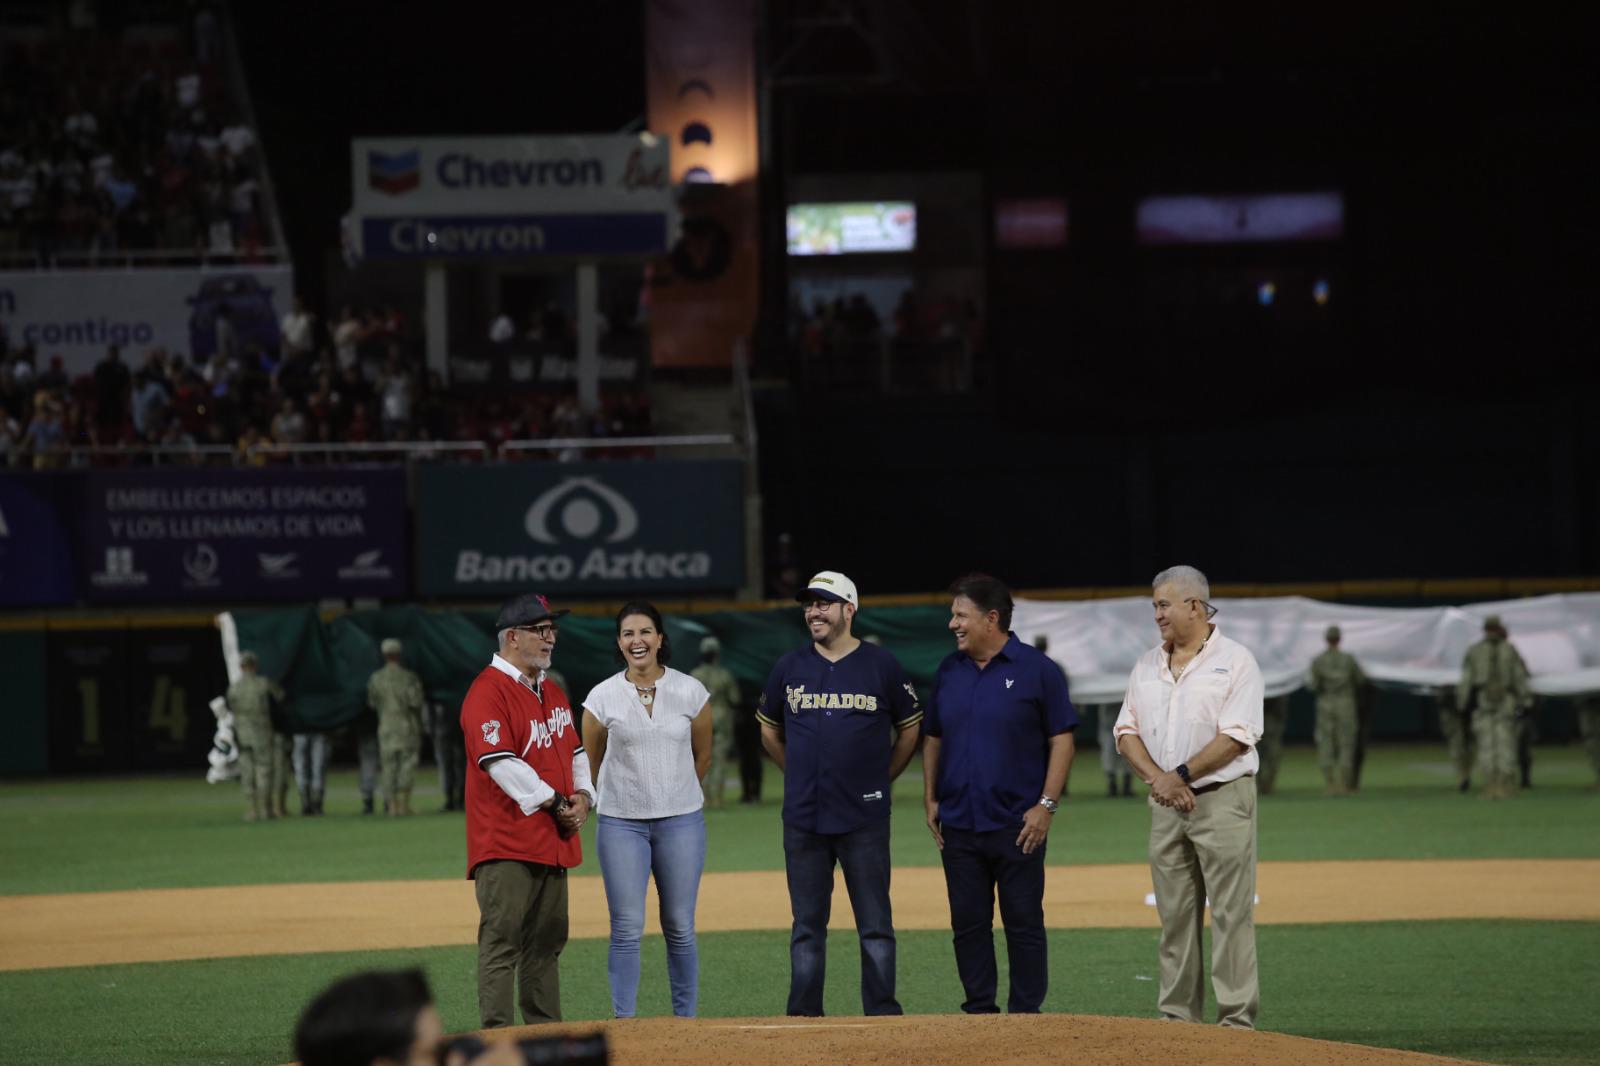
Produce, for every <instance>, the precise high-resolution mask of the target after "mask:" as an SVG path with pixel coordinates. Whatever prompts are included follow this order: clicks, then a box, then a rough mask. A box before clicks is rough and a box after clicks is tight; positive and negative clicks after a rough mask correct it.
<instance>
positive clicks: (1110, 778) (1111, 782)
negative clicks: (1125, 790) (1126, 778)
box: [1106, 774, 1117, 797]
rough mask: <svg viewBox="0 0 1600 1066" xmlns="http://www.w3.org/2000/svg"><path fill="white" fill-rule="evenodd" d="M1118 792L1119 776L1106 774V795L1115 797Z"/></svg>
mask: <svg viewBox="0 0 1600 1066" xmlns="http://www.w3.org/2000/svg"><path fill="white" fill-rule="evenodd" d="M1116 794H1117V778H1116V776H1115V775H1114V774H1107V775H1106V795H1108V796H1111V797H1115V796H1116Z"/></svg>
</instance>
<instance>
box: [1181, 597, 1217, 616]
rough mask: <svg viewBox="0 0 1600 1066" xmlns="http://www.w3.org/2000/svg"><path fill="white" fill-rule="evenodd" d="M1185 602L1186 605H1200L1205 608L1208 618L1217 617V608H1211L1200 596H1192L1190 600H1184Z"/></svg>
mask: <svg viewBox="0 0 1600 1066" xmlns="http://www.w3.org/2000/svg"><path fill="white" fill-rule="evenodd" d="M1183 602H1184V603H1198V604H1199V605H1200V606H1201V607H1204V608H1205V609H1206V617H1207V618H1215V617H1216V616H1217V609H1216V608H1215V607H1213V606H1211V605H1210V604H1209V603H1207V602H1206V601H1205V600H1202V599H1201V598H1200V597H1199V596H1190V597H1189V598H1188V599H1186V600H1184V601H1183Z"/></svg>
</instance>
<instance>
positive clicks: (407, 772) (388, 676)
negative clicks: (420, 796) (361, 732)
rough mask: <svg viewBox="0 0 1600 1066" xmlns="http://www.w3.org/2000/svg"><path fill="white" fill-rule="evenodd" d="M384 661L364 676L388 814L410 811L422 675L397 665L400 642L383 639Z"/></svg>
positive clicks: (418, 741) (419, 736) (419, 737)
mask: <svg viewBox="0 0 1600 1066" xmlns="http://www.w3.org/2000/svg"><path fill="white" fill-rule="evenodd" d="M382 648H383V658H384V664H383V665H382V666H381V667H379V668H378V669H377V670H375V671H373V674H372V676H371V677H370V678H368V679H367V703H368V704H369V705H371V707H372V709H373V710H374V711H375V712H377V715H378V758H379V761H380V762H381V763H382V765H383V797H384V801H385V802H384V805H385V806H386V807H387V808H388V810H389V813H390V814H413V813H415V812H414V811H413V810H412V809H411V788H412V786H413V785H414V784H415V783H416V776H417V757H418V755H419V753H420V752H421V749H422V707H423V694H422V679H421V678H419V677H417V675H416V674H414V673H412V672H411V671H410V670H407V669H406V668H405V667H403V666H401V665H400V642H399V641H398V640H395V639H394V638H393V637H389V638H388V639H386V640H385V641H384V642H383V645H382Z"/></svg>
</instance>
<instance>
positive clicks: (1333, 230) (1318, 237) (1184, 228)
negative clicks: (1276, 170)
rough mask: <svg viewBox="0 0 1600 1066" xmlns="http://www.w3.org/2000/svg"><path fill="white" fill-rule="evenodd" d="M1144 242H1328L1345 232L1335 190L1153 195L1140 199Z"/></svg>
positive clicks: (1341, 200)
mask: <svg viewBox="0 0 1600 1066" xmlns="http://www.w3.org/2000/svg"><path fill="white" fill-rule="evenodd" d="M1138 227H1139V243H1140V244H1234V243H1243V242H1251V241H1328V240H1334V239H1337V238H1338V237H1341V236H1343V235H1344V197H1343V196H1342V195H1340V194H1339V193H1336V192H1308V193H1274V194H1267V195H1259V196H1151V197H1148V198H1147V199H1144V200H1141V201H1140V202H1139V216H1138Z"/></svg>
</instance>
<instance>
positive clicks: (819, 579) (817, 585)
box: [795, 570, 861, 608]
mask: <svg viewBox="0 0 1600 1066" xmlns="http://www.w3.org/2000/svg"><path fill="white" fill-rule="evenodd" d="M795 599H797V600H799V601H800V602H801V603H805V602H806V601H808V600H816V599H822V600H832V601H833V602H834V603H848V604H849V605H850V606H852V607H856V608H859V607H860V606H861V599H860V597H858V596H857V595H856V583H855V582H854V581H851V580H850V579H849V578H847V577H845V576H844V575H843V574H841V573H839V571H837V570H823V571H821V572H820V573H818V574H817V575H816V576H814V577H813V578H812V579H811V580H810V581H807V582H806V587H805V588H804V589H803V590H802V591H801V592H800V593H799V594H798V595H797V596H795Z"/></svg>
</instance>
